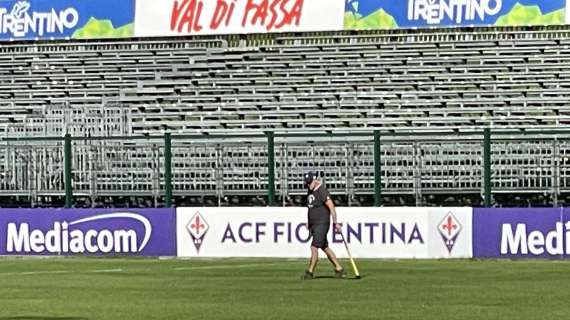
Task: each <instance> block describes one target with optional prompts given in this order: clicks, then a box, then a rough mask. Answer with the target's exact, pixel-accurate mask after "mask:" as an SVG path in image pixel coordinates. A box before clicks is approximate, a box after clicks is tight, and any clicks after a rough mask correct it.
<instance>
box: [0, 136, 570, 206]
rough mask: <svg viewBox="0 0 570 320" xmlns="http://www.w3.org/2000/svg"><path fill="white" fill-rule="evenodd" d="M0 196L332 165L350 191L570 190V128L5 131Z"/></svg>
mask: <svg viewBox="0 0 570 320" xmlns="http://www.w3.org/2000/svg"><path fill="white" fill-rule="evenodd" d="M0 168H1V172H2V174H1V175H0V196H23V197H29V198H30V199H33V198H36V197H40V196H63V195H65V199H66V201H65V203H66V206H67V207H70V206H72V205H73V199H74V197H77V196H81V197H90V198H96V197H99V196H144V197H153V198H155V199H156V198H161V199H164V205H166V206H171V205H172V199H173V197H175V196H204V195H207V196H214V197H217V198H222V197H225V196H240V195H249V196H266V197H267V203H268V204H269V205H276V204H277V200H278V199H285V198H287V197H290V196H298V195H303V194H305V193H306V190H305V189H304V186H303V185H302V179H301V177H302V174H303V172H306V171H308V170H313V171H317V172H320V173H322V177H323V178H324V179H325V182H326V184H327V187H328V189H329V190H330V191H331V192H332V193H333V194H342V195H346V196H348V197H349V199H350V198H351V197H354V196H357V195H373V196H374V204H375V205H377V206H380V205H382V198H383V195H400V194H406V195H411V196H413V197H415V198H416V199H417V202H416V204H418V205H421V199H422V197H423V196H425V195H429V194H480V195H481V196H482V199H484V204H485V205H486V206H490V205H492V194H501V193H503V194H506V193H543V194H548V195H550V196H552V198H553V199H555V201H554V202H555V203H556V202H557V201H556V199H557V198H558V196H559V195H561V194H563V193H568V192H570V130H562V129H561V130H555V131H549V132H546V131H530V132H529V131H520V130H517V131H499V130H496V131H494V132H493V135H491V130H490V129H485V130H484V132H476V131H467V132H453V133H450V132H445V133H443V132H442V133H441V134H436V133H434V132H425V133H422V132H417V133H394V132H381V131H379V130H376V131H370V132H353V133H334V132H329V133H312V134H310V135H309V134H286V133H274V132H268V133H266V134H265V135H259V134H251V135H247V134H244V135H231V136H230V135H220V136H215V135H171V134H169V133H166V134H165V135H164V136H140V137H127V136H125V137H72V136H71V135H69V134H68V135H66V136H65V137H42V138H2V139H0Z"/></svg>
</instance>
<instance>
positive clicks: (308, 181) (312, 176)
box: [303, 171, 317, 186]
mask: <svg viewBox="0 0 570 320" xmlns="http://www.w3.org/2000/svg"><path fill="white" fill-rule="evenodd" d="M316 178H317V176H315V174H314V173H313V172H312V171H309V172H307V173H305V175H303V181H305V186H309V185H310V184H311V182H313V180H315V179H316Z"/></svg>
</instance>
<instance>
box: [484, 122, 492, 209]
mask: <svg viewBox="0 0 570 320" xmlns="http://www.w3.org/2000/svg"><path fill="white" fill-rule="evenodd" d="M483 166H484V168H483V170H484V178H483V180H484V191H485V207H490V206H491V129H490V128H485V131H484V142H483Z"/></svg>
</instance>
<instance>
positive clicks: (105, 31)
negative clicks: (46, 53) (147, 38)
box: [0, 0, 135, 40]
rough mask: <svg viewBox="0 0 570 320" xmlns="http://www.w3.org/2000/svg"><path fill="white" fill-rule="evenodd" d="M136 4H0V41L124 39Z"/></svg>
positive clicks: (52, 0)
mask: <svg viewBox="0 0 570 320" xmlns="http://www.w3.org/2000/svg"><path fill="white" fill-rule="evenodd" d="M134 16H135V0H119V1H117V0H23V1H20V0H0V40H33V39H65V38H71V39H92V38H125V37H132V36H133V35H134V32H133V28H134Z"/></svg>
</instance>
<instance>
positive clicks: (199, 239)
mask: <svg viewBox="0 0 570 320" xmlns="http://www.w3.org/2000/svg"><path fill="white" fill-rule="evenodd" d="M209 228H210V227H209V226H208V223H206V220H205V219H204V217H202V215H201V214H200V212H196V214H194V216H193V217H192V219H190V222H188V224H187V225H186V230H188V232H189V233H190V236H191V237H192V241H193V242H194V246H195V247H196V251H197V252H200V247H201V246H202V243H203V242H204V237H205V236H206V233H207V232H208V229H209Z"/></svg>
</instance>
